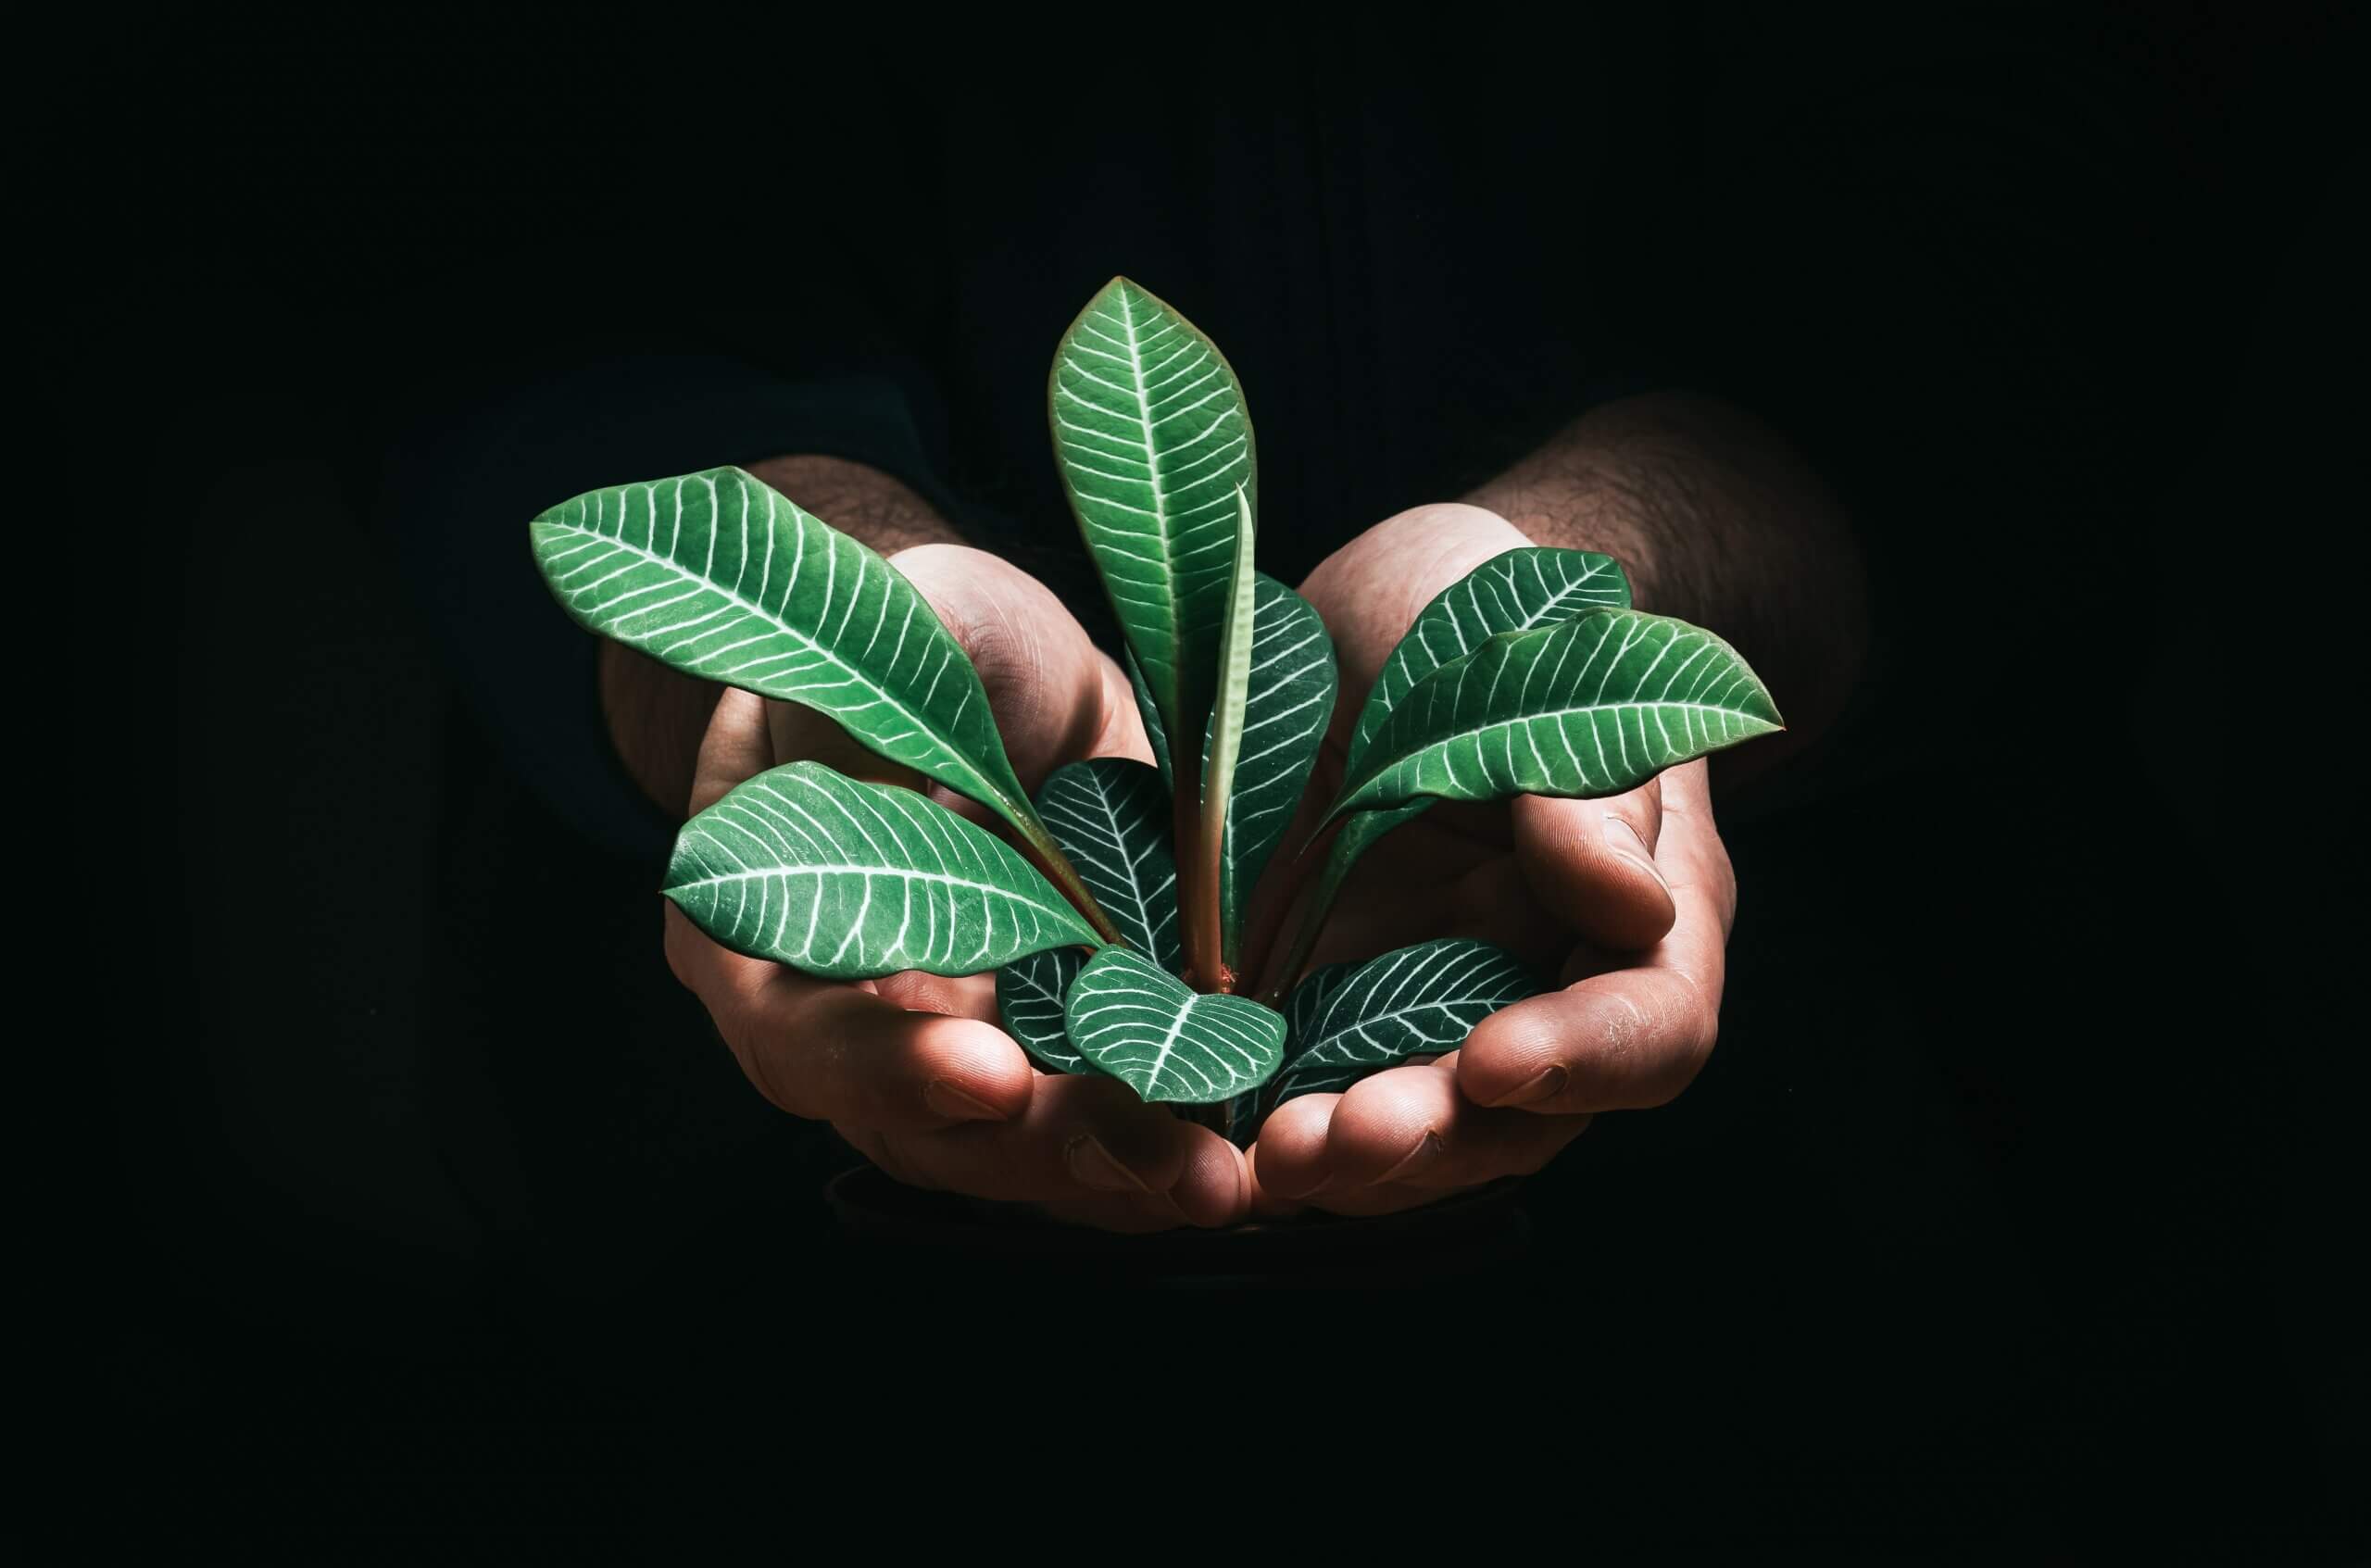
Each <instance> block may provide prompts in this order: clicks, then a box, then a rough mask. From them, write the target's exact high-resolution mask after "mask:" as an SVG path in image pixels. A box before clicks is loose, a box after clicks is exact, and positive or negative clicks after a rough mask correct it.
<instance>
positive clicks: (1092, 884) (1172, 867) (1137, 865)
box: [1037, 757, 1182, 972]
mask: <svg viewBox="0 0 2371 1568" xmlns="http://www.w3.org/2000/svg"><path fill="white" fill-rule="evenodd" d="M1037 812H1038V815H1039V816H1041V817H1043V818H1044V819H1045V822H1046V827H1047V830H1048V832H1050V833H1051V834H1053V835H1054V842H1056V843H1057V844H1060V846H1061V847H1062V853H1063V854H1065V855H1067V856H1069V857H1070V861H1071V864H1072V865H1073V866H1076V867H1077V868H1078V874H1079V877H1080V879H1081V880H1082V881H1084V882H1085V884H1086V885H1087V890H1088V891H1089V892H1091V893H1093V894H1094V895H1095V901H1096V902H1097V903H1098V904H1100V905H1101V906H1102V907H1103V912H1104V913H1105V914H1107V915H1110V917H1111V922H1112V923H1113V924H1114V925H1116V926H1118V927H1119V928H1120V935H1122V936H1123V937H1124V938H1126V939H1127V941H1128V942H1129V943H1130V944H1132V945H1133V946H1134V947H1135V948H1136V949H1137V951H1139V952H1141V953H1143V954H1145V955H1146V956H1147V957H1148V958H1150V959H1151V960H1153V961H1154V962H1155V963H1157V964H1160V966H1161V967H1162V968H1163V969H1166V970H1170V971H1172V972H1174V971H1175V970H1177V969H1178V968H1179V967H1180V966H1181V962H1182V950H1181V948H1180V947H1179V943H1180V935H1179V932H1178V926H1177V855H1176V851H1175V850H1174V849H1173V847H1171V843H1170V836H1169V830H1170V804H1169V791H1168V790H1167V789H1165V788H1163V787H1162V786H1161V782H1160V774H1159V773H1158V772H1156V771H1153V770H1152V769H1150V768H1148V767H1146V766H1145V765H1144V764H1143V763H1141V762H1134V761H1130V760H1129V759H1126V758H1124V757H1091V758H1089V759H1086V760H1085V761H1084V762H1070V763H1065V764H1064V765H1063V766H1061V767H1060V768H1057V769H1055V770H1054V771H1053V772H1052V773H1051V774H1050V775H1048V778H1047V780H1046V785H1045V787H1044V788H1043V789H1040V790H1039V791H1038V792H1037Z"/></svg>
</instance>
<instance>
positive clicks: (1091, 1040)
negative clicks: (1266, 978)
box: [1062, 947, 1285, 1105]
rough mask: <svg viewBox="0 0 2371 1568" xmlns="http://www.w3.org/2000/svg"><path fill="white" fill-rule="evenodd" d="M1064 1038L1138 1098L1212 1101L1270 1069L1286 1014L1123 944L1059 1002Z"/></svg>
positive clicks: (1103, 955)
mask: <svg viewBox="0 0 2371 1568" xmlns="http://www.w3.org/2000/svg"><path fill="white" fill-rule="evenodd" d="M1062 1014H1063V1020H1064V1022H1065V1023H1066V1024H1067V1025H1068V1028H1069V1032H1070V1040H1071V1045H1072V1047H1073V1049H1075V1050H1077V1051H1078V1052H1079V1054H1080V1055H1082V1056H1084V1057H1085V1058H1086V1059H1087V1060H1089V1061H1091V1062H1093V1063H1095V1065H1096V1066H1098V1067H1099V1068H1101V1069H1103V1071H1104V1072H1106V1073H1110V1074H1111V1075H1112V1076H1114V1077H1116V1078H1122V1079H1124V1080H1126V1081H1127V1084H1128V1085H1129V1086H1130V1087H1131V1088H1133V1089H1135V1091H1136V1094H1137V1095H1138V1097H1139V1098H1144V1099H1147V1100H1166V1101H1171V1102H1173V1103H1181V1104H1186V1105H1210V1104H1214V1103H1216V1102H1218V1101H1220V1100H1223V1099H1228V1098H1233V1097H1234V1096H1236V1095H1239V1094H1241V1093H1243V1092H1244V1091H1245V1090H1246V1089H1251V1088H1256V1087H1258V1086H1259V1085H1261V1083H1264V1082H1265V1081H1266V1080H1267V1077H1268V1075H1269V1074H1270V1073H1273V1072H1274V1071H1275V1070H1276V1062H1277V1060H1279V1058H1280V1057H1281V1056H1282V1054H1283V1051H1284V1045H1285V1016H1284V1014H1282V1013H1280V1012H1277V1011H1276V1010H1274V1009H1273V1008H1265V1007H1261V1005H1260V1004H1259V1003H1258V1002H1255V1001H1251V1000H1249V999H1248V998H1247V997H1229V996H1222V995H1218V994H1215V993H1213V994H1208V995H1205V994H1202V993H1198V992H1195V991H1192V990H1189V989H1187V988H1186V984H1185V982H1183V981H1181V980H1179V979H1177V978H1176V977H1175V976H1174V975H1172V974H1170V973H1169V972H1167V971H1165V970H1162V969H1160V968H1159V967H1157V966H1156V965H1155V964H1154V963H1153V962H1152V960H1149V959H1148V958H1146V957H1145V956H1144V955H1143V954H1141V953H1137V952H1135V951H1133V950H1131V949H1129V948H1126V947H1106V948H1104V949H1103V951H1101V952H1100V953H1098V954H1097V955H1096V956H1095V958H1094V959H1093V960H1091V961H1090V962H1089V963H1088V964H1087V966H1086V967H1085V969H1083V970H1081V971H1080V972H1079V976H1078V978H1077V979H1076V980H1074V981H1073V982H1072V983H1071V990H1070V997H1069V998H1068V999H1067V1000H1066V1001H1065V1002H1064V1003H1063V1007H1062Z"/></svg>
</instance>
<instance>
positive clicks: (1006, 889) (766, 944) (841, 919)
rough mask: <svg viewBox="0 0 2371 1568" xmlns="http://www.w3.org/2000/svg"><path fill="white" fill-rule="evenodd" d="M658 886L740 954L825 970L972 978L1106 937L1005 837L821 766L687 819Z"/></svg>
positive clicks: (836, 975)
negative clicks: (913, 972)
mask: <svg viewBox="0 0 2371 1568" xmlns="http://www.w3.org/2000/svg"><path fill="white" fill-rule="evenodd" d="M660 891H662V892H664V893H665V894H666V896H667V897H670V898H671V899H673V900H674V901H675V904H676V906H677V907H678V908H680V909H682V910H683V911H684V913H685V914H687V915H689V916H690V917H691V918H692V921H693V922H694V923H695V924H696V925H697V926H698V927H699V928H700V929H701V930H702V931H705V932H707V933H708V934H709V935H710V936H712V937H714V938H715V939H716V940H717V941H719V942H721V943H722V944H724V946H726V947H730V948H732V949H733V950H734V952H736V953H746V954H747V955H749V956H750V957H751V958H759V959H772V960H774V961H775V962H777V963H785V964H788V965H790V966H791V967H792V968H794V969H799V970H804V971H806V972H808V973H809V974H817V975H822V976H823V977H824V978H826V979H831V980H869V979H872V978H874V977H876V976H879V975H884V974H895V973H897V972H899V971H901V970H909V969H918V970H922V971H924V972H928V973H931V974H977V973H979V972H981V971H983V970H990V969H996V968H997V967H999V966H1001V965H1004V964H1008V963H1010V962H1011V961H1012V960H1015V959H1018V958H1022V957H1025V956H1027V955H1028V954H1031V953H1035V952H1042V951H1043V950H1045V949H1046V948H1048V947H1070V946H1083V947H1094V946H1095V945H1096V944H1097V942H1098V938H1097V936H1096V935H1095V932H1094V931H1093V930H1092V929H1091V928H1090V927H1089V926H1088V925H1087V924H1086V922H1085V921H1084V920H1082V919H1080V918H1079V915H1078V911H1077V910H1075V909H1072V908H1071V906H1070V904H1069V903H1068V902H1067V901H1065V900H1064V899H1063V897H1062V896H1061V895H1060V893H1058V892H1056V891H1055V890H1054V888H1053V886H1052V884H1049V883H1048V882H1047V881H1046V879H1045V878H1044V877H1042V876H1040V875H1038V873H1037V872H1036V870H1035V868H1033V867H1032V866H1031V865H1030V864H1029V863H1028V862H1027V861H1026V860H1023V859H1022V858H1021V857H1020V856H1019V855H1017V854H1015V853H1014V852H1013V851H1012V850H1011V849H1010V848H1009V847H1007V846H1006V845H1005V844H1004V843H1002V842H1001V841H1000V840H998V839H997V838H995V837H994V836H992V835H990V834H987V833H985V832H984V831H982V830H981V829H980V828H978V827H975V826H973V825H972V823H970V822H965V821H964V820H963V819H962V818H961V817H959V816H957V815H956V814H955V813H954V812H952V811H950V810H948V809H947V808H946V807H944V806H941V805H939V804H937V803H936V802H935V801H933V800H931V799H929V798H927V797H923V796H922V795H919V794H917V793H915V792H914V791H912V790H910V789H893V788H890V787H888V786H885V785H882V784H860V783H859V782H858V781H856V780H854V779H849V778H844V777H842V776H841V775H840V774H838V773H835V772H834V771H832V770H831V769H829V768H826V767H823V766H822V765H821V764H819V763H814V762H793V763H789V764H787V765H786V766H784V767H780V768H773V769H769V770H768V771H765V772H762V773H759V775H757V776H756V777H755V778H752V779H748V780H746V781H744V782H743V783H741V784H736V785H735V786H734V788H733V789H732V790H730V791H729V792H727V793H726V795H725V797H724V798H722V799H721V800H719V801H718V802H717V803H716V804H715V805H713V806H711V807H709V809H707V810H705V811H702V812H701V813H700V814H699V815H698V816H696V817H694V818H693V819H692V820H691V821H690V822H685V823H684V828H683V832H682V833H681V834H678V835H677V837H676V839H675V854H674V858H673V859H671V861H670V862H669V863H668V867H667V880H666V883H665V884H664V886H663V887H662V888H661V889H660Z"/></svg>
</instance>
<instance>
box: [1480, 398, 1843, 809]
mask: <svg viewBox="0 0 2371 1568" xmlns="http://www.w3.org/2000/svg"><path fill="white" fill-rule="evenodd" d="M1465 499H1466V500H1467V501H1469V502H1471V503H1473V504H1474V505H1475V506H1478V507H1485V508H1488V509H1489V510H1491V511H1494V512H1496V513H1498V514H1499V516H1501V517H1503V518H1505V519H1506V520H1507V521H1509V522H1512V524H1514V525H1515V526H1516V527H1517V528H1519V529H1521V530H1522V531H1523V532H1524V533H1526V534H1528V535H1529V536H1530V537H1531V538H1532V539H1533V540H1535V541H1537V543H1539V544H1542V545H1555V546H1564V547H1566V548H1572V549H1588V550H1597V551H1600V552H1602V553H1604V554H1606V555H1610V556H1612V557H1614V558H1616V559H1618V560H1620V561H1621V562H1622V564H1623V568H1624V570H1625V571H1626V572H1627V573H1628V575H1629V578H1630V582H1631V587H1632V593H1633V596H1634V597H1635V599H1636V602H1637V605H1638V608H1641V609H1647V610H1652V611H1655V612H1656V613H1658V614H1666V615H1675V616H1678V617H1680V618H1681V619H1683V620H1686V621H1693V622H1695V623H1696V624H1698V625H1700V626H1703V627H1705V628H1707V629H1708V630H1711V631H1712V632H1715V633H1719V634H1720V635H1721V636H1722V637H1723V638H1725V639H1726V640H1727V641H1728V642H1729V643H1731V644H1732V645H1733V646H1736V647H1737V651H1738V652H1740V653H1742V654H1743V655H1744V656H1745V657H1746V659H1747V660H1748V661H1749V662H1750V663H1751V664H1752V666H1753V667H1754V669H1755V670H1756V671H1759V672H1760V673H1761V675H1762V676H1763V680H1764V681H1765V682H1766V683H1767V684H1768V685H1769V687H1770V689H1771V692H1772V694H1773V695H1774V696H1776V698H1777V699H1778V705H1779V707H1780V709H1781V710H1782V711H1784V712H1785V714H1786V715H1787V721H1788V734H1786V735H1785V736H1783V737H1780V738H1779V739H1778V740H1777V741H1775V742H1765V743H1763V745H1759V746H1751V747H1749V748H1747V750H1746V751H1745V752H1744V753H1741V754H1740V756H1739V758H1738V759H1736V760H1737V763H1738V766H1737V767H1736V768H1733V769H1731V770H1730V772H1729V782H1735V780H1736V779H1737V778H1738V777H1743V776H1747V775H1750V774H1751V773H1755V772H1759V771H1763V770H1764V769H1766V768H1767V767H1768V766H1769V764H1770V763H1772V762H1774V761H1775V760H1778V759H1780V758H1783V757H1784V756H1785V755H1787V754H1788V752H1791V751H1794V750H1799V749H1800V748H1801V747H1802V746H1806V745H1808V744H1810V743H1811V742H1812V741H1813V740H1815V739H1816V738H1817V737H1818V735H1819V734H1820V733H1821V732H1822V731H1824V730H1825V729H1826V728H1827V727H1828V726H1829V725H1830V724H1831V723H1832V722H1833V721H1835V719H1836V717H1837V715H1838V713H1839V712H1841V711H1842V709H1843V707H1844V703H1845V700H1846V698H1847V697H1848V696H1850V692H1851V690H1852V686H1853V683H1854V681H1855V680H1856V678H1857V677H1858V673H1859V671H1860V667H1861V663H1862V659H1863V656H1864V654H1865V652H1866V648H1867V643H1868V613H1867V603H1866V595H1865V588H1864V585H1863V576H1862V570H1861V561H1860V554H1859V550H1858V548H1857V546H1855V544H1854V542H1853V539H1852V535H1851V533H1850V530H1849V528H1848V527H1847V526H1846V524H1845V521H1844V516H1843V512H1842V509H1841V508H1839V507H1838V504H1837V502H1836V500H1835V498H1834V497H1833V496H1831V495H1829V494H1828V492H1827V490H1826V487H1825V485H1823V484H1822V483H1820V481H1819V478H1818V476H1817V475H1815V474H1814V473H1813V472H1812V471H1811V470H1810V468H1809V467H1808V466H1807V465H1806V464H1805V463H1804V462H1803V460H1802V459H1801V458H1800V457H1799V456H1797V455H1796V454H1795V452H1794V451H1793V450H1792V449H1791V448H1789V447H1788V445H1787V444H1786V443H1785V442H1784V441H1782V440H1780V439H1779V438H1778V437H1777V436H1776V435H1775V433H1772V432H1771V431H1769V430H1768V429H1766V428H1765V427H1763V425H1762V424H1760V423H1759V422H1758V421H1756V420H1753V419H1751V418H1750V416H1748V415H1746V414H1745V413H1743V412H1741V411H1740V410H1738V409H1737V408H1732V407H1730V406H1728V405H1726V404H1724V403H1721V402H1718V401H1717V400H1715V399H1712V398H1709V397H1700V396H1695V395H1686V394H1670V393H1657V394H1652V395H1646V396H1639V397H1630V398H1625V399H1623V400H1622V401H1620V402H1617V403H1611V404H1608V405H1606V406H1605V407H1603V408H1598V409H1595V410H1593V411H1591V412H1590V413H1588V414H1587V415H1586V416H1584V417H1583V418H1581V419H1579V420H1574V422H1573V423H1572V424H1571V425H1569V426H1567V427H1566V428H1565V429H1564V430H1562V432H1560V433H1558V434H1557V435H1556V436H1555V437H1554V438H1553V439H1551V440H1550V441H1549V442H1548V443H1547V445H1543V446H1542V447H1540V449H1539V450H1538V451H1537V452H1535V453H1533V454H1532V455H1531V456H1530V457H1528V458H1524V460H1523V461H1521V462H1519V463H1517V464H1515V465H1514V467H1512V468H1511V469H1509V470H1507V471H1506V472H1504V473H1502V474H1500V475H1499V476H1498V477H1497V478H1495V479H1492V480H1490V481H1489V482H1488V483H1485V484H1484V485H1482V486H1481V487H1480V488H1479V489H1477V490H1475V491H1474V493H1473V494H1472V495H1468V496H1466V497H1465Z"/></svg>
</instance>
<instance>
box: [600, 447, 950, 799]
mask: <svg viewBox="0 0 2371 1568" xmlns="http://www.w3.org/2000/svg"><path fill="white" fill-rule="evenodd" d="M749 471H750V472H752V473H754V474H756V475H757V476H758V477H759V479H762V480H764V481H765V482H766V483H768V484H771V485H772V486H773V487H774V488H775V489H776V490H779V491H781V492H782V493H783V494H784V495H787V496H789V497H790V498H791V499H792V500H794V501H796V502H797V503H798V504H799V505H800V506H801V507H803V508H806V509H807V510H808V511H810V512H812V513H814V514H815V515H816V516H817V517H819V518H822V520H823V521H826V522H828V523H830V524H831V525H832V526H833V527H834V528H836V529H838V530H840V531H841V532H842V533H848V534H852V535H854V536H855V537H856V538H857V539H859V540H861V541H862V542H863V543H865V544H867V545H870V546H872V548H873V549H875V550H878V551H879V552H880V553H881V554H883V555H884V556H888V555H895V554H896V553H897V551H899V550H902V549H905V548H907V547H909V546H914V545H929V544H944V543H950V542H955V541H956V539H957V535H956V533H955V531H954V530H953V529H952V528H950V527H948V526H947V521H946V520H945V519H943V518H941V517H940V516H939V515H938V513H937V512H936V511H935V510H933V509H932V508H931V506H930V504H929V503H928V502H926V501H924V500H923V499H922V497H921V496H920V495H915V494H914V492H913V491H912V490H910V489H909V488H908V487H907V486H906V485H904V484H902V483H899V482H898V481H897V480H895V479H892V478H890V477H889V476H888V475H887V474H885V473H883V472H882V471H881V470H878V469H874V468H870V467H868V466H866V465H865V464H863V463H857V462H850V461H848V460H847V459H846V458H822V457H786V458H770V459H768V460H767V461H765V462H762V463H756V464H753V465H751V467H750V470H749ZM721 690H722V688H721V687H720V686H718V685H717V684H715V683H714V682H710V681H700V680H695V679H693V678H692V677H691V676H688V675H684V674H679V673H678V672H676V671H672V670H670V669H668V668H667V667H666V666H664V665H662V664H660V663H659V662H658V661H657V660H656V659H651V658H649V657H648V656H646V655H644V654H641V653H637V652H635V651H634V649H632V648H630V647H627V646H624V645H623V644H622V643H615V642H605V643H603V644H602V645H601V711H602V713H603V715H604V717H605V718H606V720H607V721H608V730H609V739H610V743H611V744H612V745H614V746H616V747H617V751H618V756H619V758H620V759H621V760H622V761H623V762H624V763H625V766H626V771H628V772H629V773H631V774H632V775H633V776H634V782H635V783H636V784H640V785H641V786H642V789H643V792H644V793H645V794H646V795H648V796H649V797H651V799H653V800H655V801H657V802H658V803H659V805H660V806H662V807H664V808H665V809H668V810H670V811H674V812H681V811H682V810H683V809H684V802H685V800H687V799H688V798H689V797H690V795H691V788H692V768H693V763H694V762H695V760H696V759H697V758H698V755H699V746H700V737H701V735H702V734H705V733H706V731H707V729H708V721H709V713H710V712H711V711H713V709H715V707H716V699H717V696H718V695H719V693H720V692H721Z"/></svg>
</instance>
